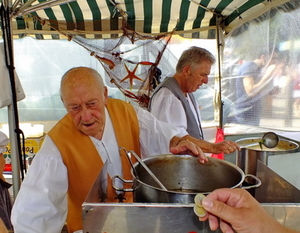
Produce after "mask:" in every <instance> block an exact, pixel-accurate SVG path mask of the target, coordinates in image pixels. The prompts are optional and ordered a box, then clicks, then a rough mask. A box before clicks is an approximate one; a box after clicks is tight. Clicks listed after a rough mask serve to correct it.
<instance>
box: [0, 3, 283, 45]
mask: <svg viewBox="0 0 300 233" xmlns="http://www.w3.org/2000/svg"><path fill="white" fill-rule="evenodd" d="M2 1H3V4H5V1H8V0H2ZM286 2H288V1H287V0H118V1H116V0H77V1H76V0H75V1H74V0H73V1H72V0H69V1H68V0H52V1H51V0H49V1H45V0H39V1H36V0H27V1H26V0H25V1H24V2H22V0H15V2H13V3H12V4H7V5H11V7H10V9H9V11H10V12H11V13H10V14H11V18H12V31H13V35H14V38H16V37H18V38H19V37H24V36H34V37H36V38H39V39H51V38H52V39H59V38H63V37H64V35H65V36H66V35H68V34H80V35H83V36H85V37H86V38H112V37H113V38H114V37H119V36H120V35H122V34H123V30H122V29H123V28H124V27H126V28H129V29H132V30H133V31H135V32H137V33H141V34H143V35H145V34H146V35H148V34H149V35H159V34H165V33H170V32H174V33H175V34H179V35H181V36H183V37H186V38H215V37H216V30H215V29H216V26H217V25H219V26H220V28H221V29H222V30H223V31H224V32H225V35H226V34H228V33H230V32H231V31H232V30H233V29H235V28H237V27H238V26H240V25H242V24H244V23H246V22H248V21H249V20H251V19H253V18H256V17H257V16H259V15H261V14H263V13H264V12H266V11H268V10H269V9H270V8H272V7H275V6H278V5H281V4H283V3H286ZM5 5H6V4H5ZM57 30H58V31H59V32H60V33H58V31H57Z"/></svg>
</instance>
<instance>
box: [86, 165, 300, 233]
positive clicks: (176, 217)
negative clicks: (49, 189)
mask: <svg viewBox="0 0 300 233" xmlns="http://www.w3.org/2000/svg"><path fill="white" fill-rule="evenodd" d="M257 177H258V178H259V179H261V181H262V185H261V186H260V187H259V188H255V189H249V190H248V191H249V192H250V193H251V194H252V195H253V196H254V197H255V198H256V199H257V200H258V201H259V202H260V203H262V206H263V207H264V208H265V209H266V210H267V211H268V212H269V213H270V214H271V215H272V216H273V217H274V218H275V219H277V220H278V221H279V222H280V223H282V224H283V225H286V226H288V227H290V228H293V229H296V230H300V221H299V219H300V217H299V216H300V190H298V189H296V188H295V187H294V186H293V185H291V184H290V183H288V182H287V181H285V180H284V179H283V178H281V177H280V176H279V175H277V174H276V173H275V172H273V171H272V170H271V169H270V168H268V167H267V166H266V165H265V164H263V163H262V162H261V161H258V163H257ZM99 180H100V179H99V177H98V179H97V180H96V182H95V183H94V186H93V187H92V189H91V191H90V193H89V195H88V196H87V198H86V200H85V202H84V203H83V211H82V213H83V232H84V233H98V232H99V233H100V232H101V233H105V232H106V233H119V232H122V233H140V232H151V233H152V232H155V233H169V232H170V233H174V232H178V233H189V232H197V233H201V232H203V233H204V232H205V233H210V232H213V231H210V229H209V227H208V223H207V222H205V223H202V222H199V221H198V218H197V216H196V215H195V214H194V213H193V204H176V203H160V204H154V203H130V204H126V203H100V202H99V192H101V190H100V188H99V185H100V183H99ZM214 232H216V233H220V232H221V231H220V230H217V231H214Z"/></svg>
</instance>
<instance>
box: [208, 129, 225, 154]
mask: <svg viewBox="0 0 300 233" xmlns="http://www.w3.org/2000/svg"><path fill="white" fill-rule="evenodd" d="M223 141H224V130H223V129H221V128H219V127H218V129H217V134H216V143H218V142H223ZM211 157H213V158H217V159H223V160H224V153H220V154H211Z"/></svg>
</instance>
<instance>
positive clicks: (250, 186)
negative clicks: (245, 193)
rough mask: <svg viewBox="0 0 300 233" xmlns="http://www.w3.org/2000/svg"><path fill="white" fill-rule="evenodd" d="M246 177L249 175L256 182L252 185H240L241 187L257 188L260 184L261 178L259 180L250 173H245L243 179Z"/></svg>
mask: <svg viewBox="0 0 300 233" xmlns="http://www.w3.org/2000/svg"><path fill="white" fill-rule="evenodd" d="M247 177H251V178H253V179H255V180H256V182H257V183H256V184H253V185H249V186H242V188H243V189H251V188H258V187H259V186H261V180H260V179H259V178H258V177H256V176H254V175H252V174H247V175H245V179H246V178H247ZM245 179H244V180H245Z"/></svg>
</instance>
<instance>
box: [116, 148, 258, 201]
mask: <svg viewBox="0 0 300 233" xmlns="http://www.w3.org/2000/svg"><path fill="white" fill-rule="evenodd" d="M208 159H209V161H208V162H206V163H205V164H201V163H200V162H199V161H198V158H197V157H193V156H190V155H171V154H170V155H159V156H152V157H149V158H146V159H144V160H143V162H144V163H145V164H146V165H147V167H148V168H149V169H150V170H151V171H152V173H153V174H154V175H155V176H156V177H157V178H158V179H159V180H160V181H161V183H162V184H163V185H164V186H165V187H166V188H167V190H163V189H161V188H160V187H159V186H158V185H157V183H156V182H155V181H154V179H153V178H152V177H151V176H150V175H149V173H148V172H147V171H146V170H145V169H144V167H143V166H141V165H140V164H139V163H138V162H137V163H135V164H134V165H133V168H134V170H135V171H136V173H135V172H133V171H132V175H133V178H134V179H133V186H132V187H133V189H132V190H126V191H133V192H134V193H133V197H134V201H135V202H145V203H149V202H150V203H193V202H194V197H195V195H196V194H197V193H204V194H207V193H210V192H212V191H213V190H215V189H218V188H238V187H242V183H243V182H244V180H245V178H246V177H249V175H248V174H247V175H245V174H244V172H243V171H242V170H241V169H240V168H239V167H237V166H236V165H235V164H232V163H229V162H227V161H224V160H220V159H216V158H211V157H209V158H208ZM251 177H252V178H253V179H255V180H256V181H257V182H256V184H255V185H252V186H248V187H247V188H254V187H259V186H260V184H261V183H260V180H259V179H258V178H256V177H255V176H252V175H251ZM115 178H118V179H121V178H120V177H114V178H113V181H114V179H115ZM127 182H128V181H127ZM114 188H115V187H114ZM116 189H117V188H116ZM117 190H119V191H125V190H123V189H117Z"/></svg>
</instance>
